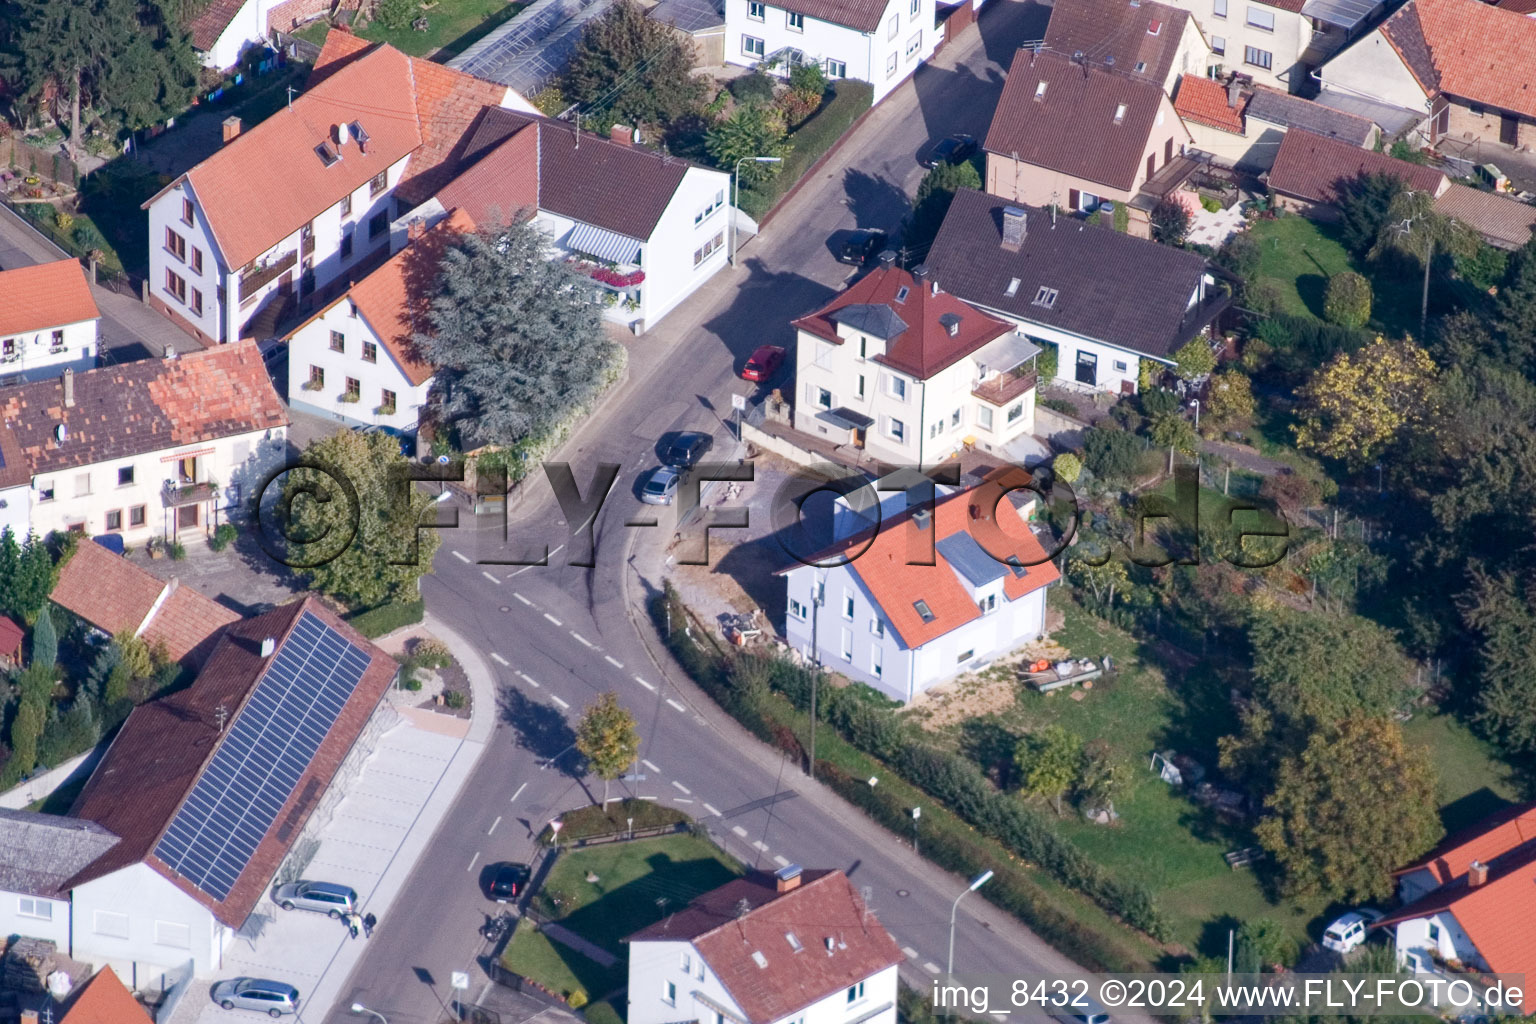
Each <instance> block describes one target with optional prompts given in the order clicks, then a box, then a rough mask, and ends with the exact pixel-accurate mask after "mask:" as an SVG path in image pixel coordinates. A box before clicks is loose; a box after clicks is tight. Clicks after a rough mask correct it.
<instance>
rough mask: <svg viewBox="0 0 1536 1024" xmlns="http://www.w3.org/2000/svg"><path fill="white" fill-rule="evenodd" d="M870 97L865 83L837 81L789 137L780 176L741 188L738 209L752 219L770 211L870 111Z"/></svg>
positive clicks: (869, 91) (870, 88)
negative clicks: (817, 108) (854, 123)
mask: <svg viewBox="0 0 1536 1024" xmlns="http://www.w3.org/2000/svg"><path fill="white" fill-rule="evenodd" d="M873 97H874V89H873V87H872V86H870V84H869V83H868V82H859V81H855V80H853V79H849V78H844V79H839V80H838V82H837V83H836V84H835V85H833V87H832V96H831V97H830V98H829V99H827V100H826V101H825V102H823V103H822V105H821V109H820V110H818V111H816V113H814V114H812V115H811V116H810V117H809V118H807V119H806V120H805V123H804V124H802V125H800V127H798V128H796V129H795V132H794V134H793V135H791V136H790V137H789V142H790V146H791V149H790V153H789V156H787V157H785V158H784V163H783V164H781V165H780V168H781V173H779V174H778V175H776V176H775V177H773V178H771V179H769V180H768V181H766V182H760V183H758V184H756V185H753V186H751V187H749V188H743V189H742V192H741V196H740V205H741V208H742V209H743V210H745V211H746V212H747V214H748V215H750V216H752V217H761V216H763V214H765V213H767V212H768V211H769V210H771V209H773V205H774V203H775V202H777V201H778V198H779V196H781V195H783V194H784V192H785V190H787V189H788V188H789V187H790V186H791V185H793V184H794V183H795V182H797V181H799V180H800V178H801V177H802V176H803V175H804V174H805V172H806V171H808V170H809V169H810V167H811V164H813V163H815V162H816V161H817V160H818V159H820V158H821V156H822V154H824V153H825V152H826V151H827V150H829V149H831V148H832V146H833V145H834V144H836V142H837V140H838V139H840V138H842V137H843V134H844V133H845V132H847V131H848V129H849V128H850V127H851V126H852V125H853V122H854V121H856V120H858V118H859V115H860V114H862V113H864V112H865V111H866V110H868V109H869V107H870V103H871V102H872V99H873Z"/></svg>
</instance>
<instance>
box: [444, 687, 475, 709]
mask: <svg viewBox="0 0 1536 1024" xmlns="http://www.w3.org/2000/svg"><path fill="white" fill-rule="evenodd" d="M468 703H469V700H468V698H466V697H465V696H464V694H463V692H462V691H460V690H447V691H445V692H444V693H443V704H444V705H446V706H447V707H450V708H452V709H453V710H455V711H457V710H459V709H460V708H462V707H463V706H464V705H466V704H468Z"/></svg>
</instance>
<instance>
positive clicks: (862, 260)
mask: <svg viewBox="0 0 1536 1024" xmlns="http://www.w3.org/2000/svg"><path fill="white" fill-rule="evenodd" d="M884 248H885V232H884V231H855V232H854V233H853V234H851V235H849V236H848V240H847V241H846V242H844V243H843V247H842V248H841V249H839V250H838V252H837V262H839V263H846V264H848V265H849V266H852V267H862V266H863V265H864V264H866V263H868V262H869V260H870V257H872V256H874V255H875V253H877V252H879V251H880V250H881V249H884Z"/></svg>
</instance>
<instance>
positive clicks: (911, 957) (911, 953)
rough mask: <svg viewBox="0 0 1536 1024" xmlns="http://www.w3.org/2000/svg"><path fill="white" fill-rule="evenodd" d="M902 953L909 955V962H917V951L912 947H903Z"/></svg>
mask: <svg viewBox="0 0 1536 1024" xmlns="http://www.w3.org/2000/svg"><path fill="white" fill-rule="evenodd" d="M901 951H902V952H903V953H905V954H907V959H908V960H916V959H917V950H915V949H913V948H912V947H911V946H902V947H901Z"/></svg>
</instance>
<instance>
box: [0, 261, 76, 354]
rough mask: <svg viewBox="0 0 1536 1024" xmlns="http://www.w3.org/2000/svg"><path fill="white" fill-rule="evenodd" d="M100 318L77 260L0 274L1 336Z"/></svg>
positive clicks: (4, 271)
mask: <svg viewBox="0 0 1536 1024" xmlns="http://www.w3.org/2000/svg"><path fill="white" fill-rule="evenodd" d="M99 316H101V311H100V310H99V309H97V308H96V300H95V299H94V298H92V297H91V286H90V285H89V284H87V283H86V280H85V271H84V270H82V269H81V267H80V263H79V261H78V260H73V259H62V260H55V261H54V262H52V263H39V264H37V265H36V266H31V267H17V268H16V269H15V270H3V271H0V336H8V335H12V334H22V333H24V332H27V331H40V330H42V329H44V328H47V327H63V326H64V325H65V324H77V323H80V322H81V321H83V320H95V319H96V318H97V317H99Z"/></svg>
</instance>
